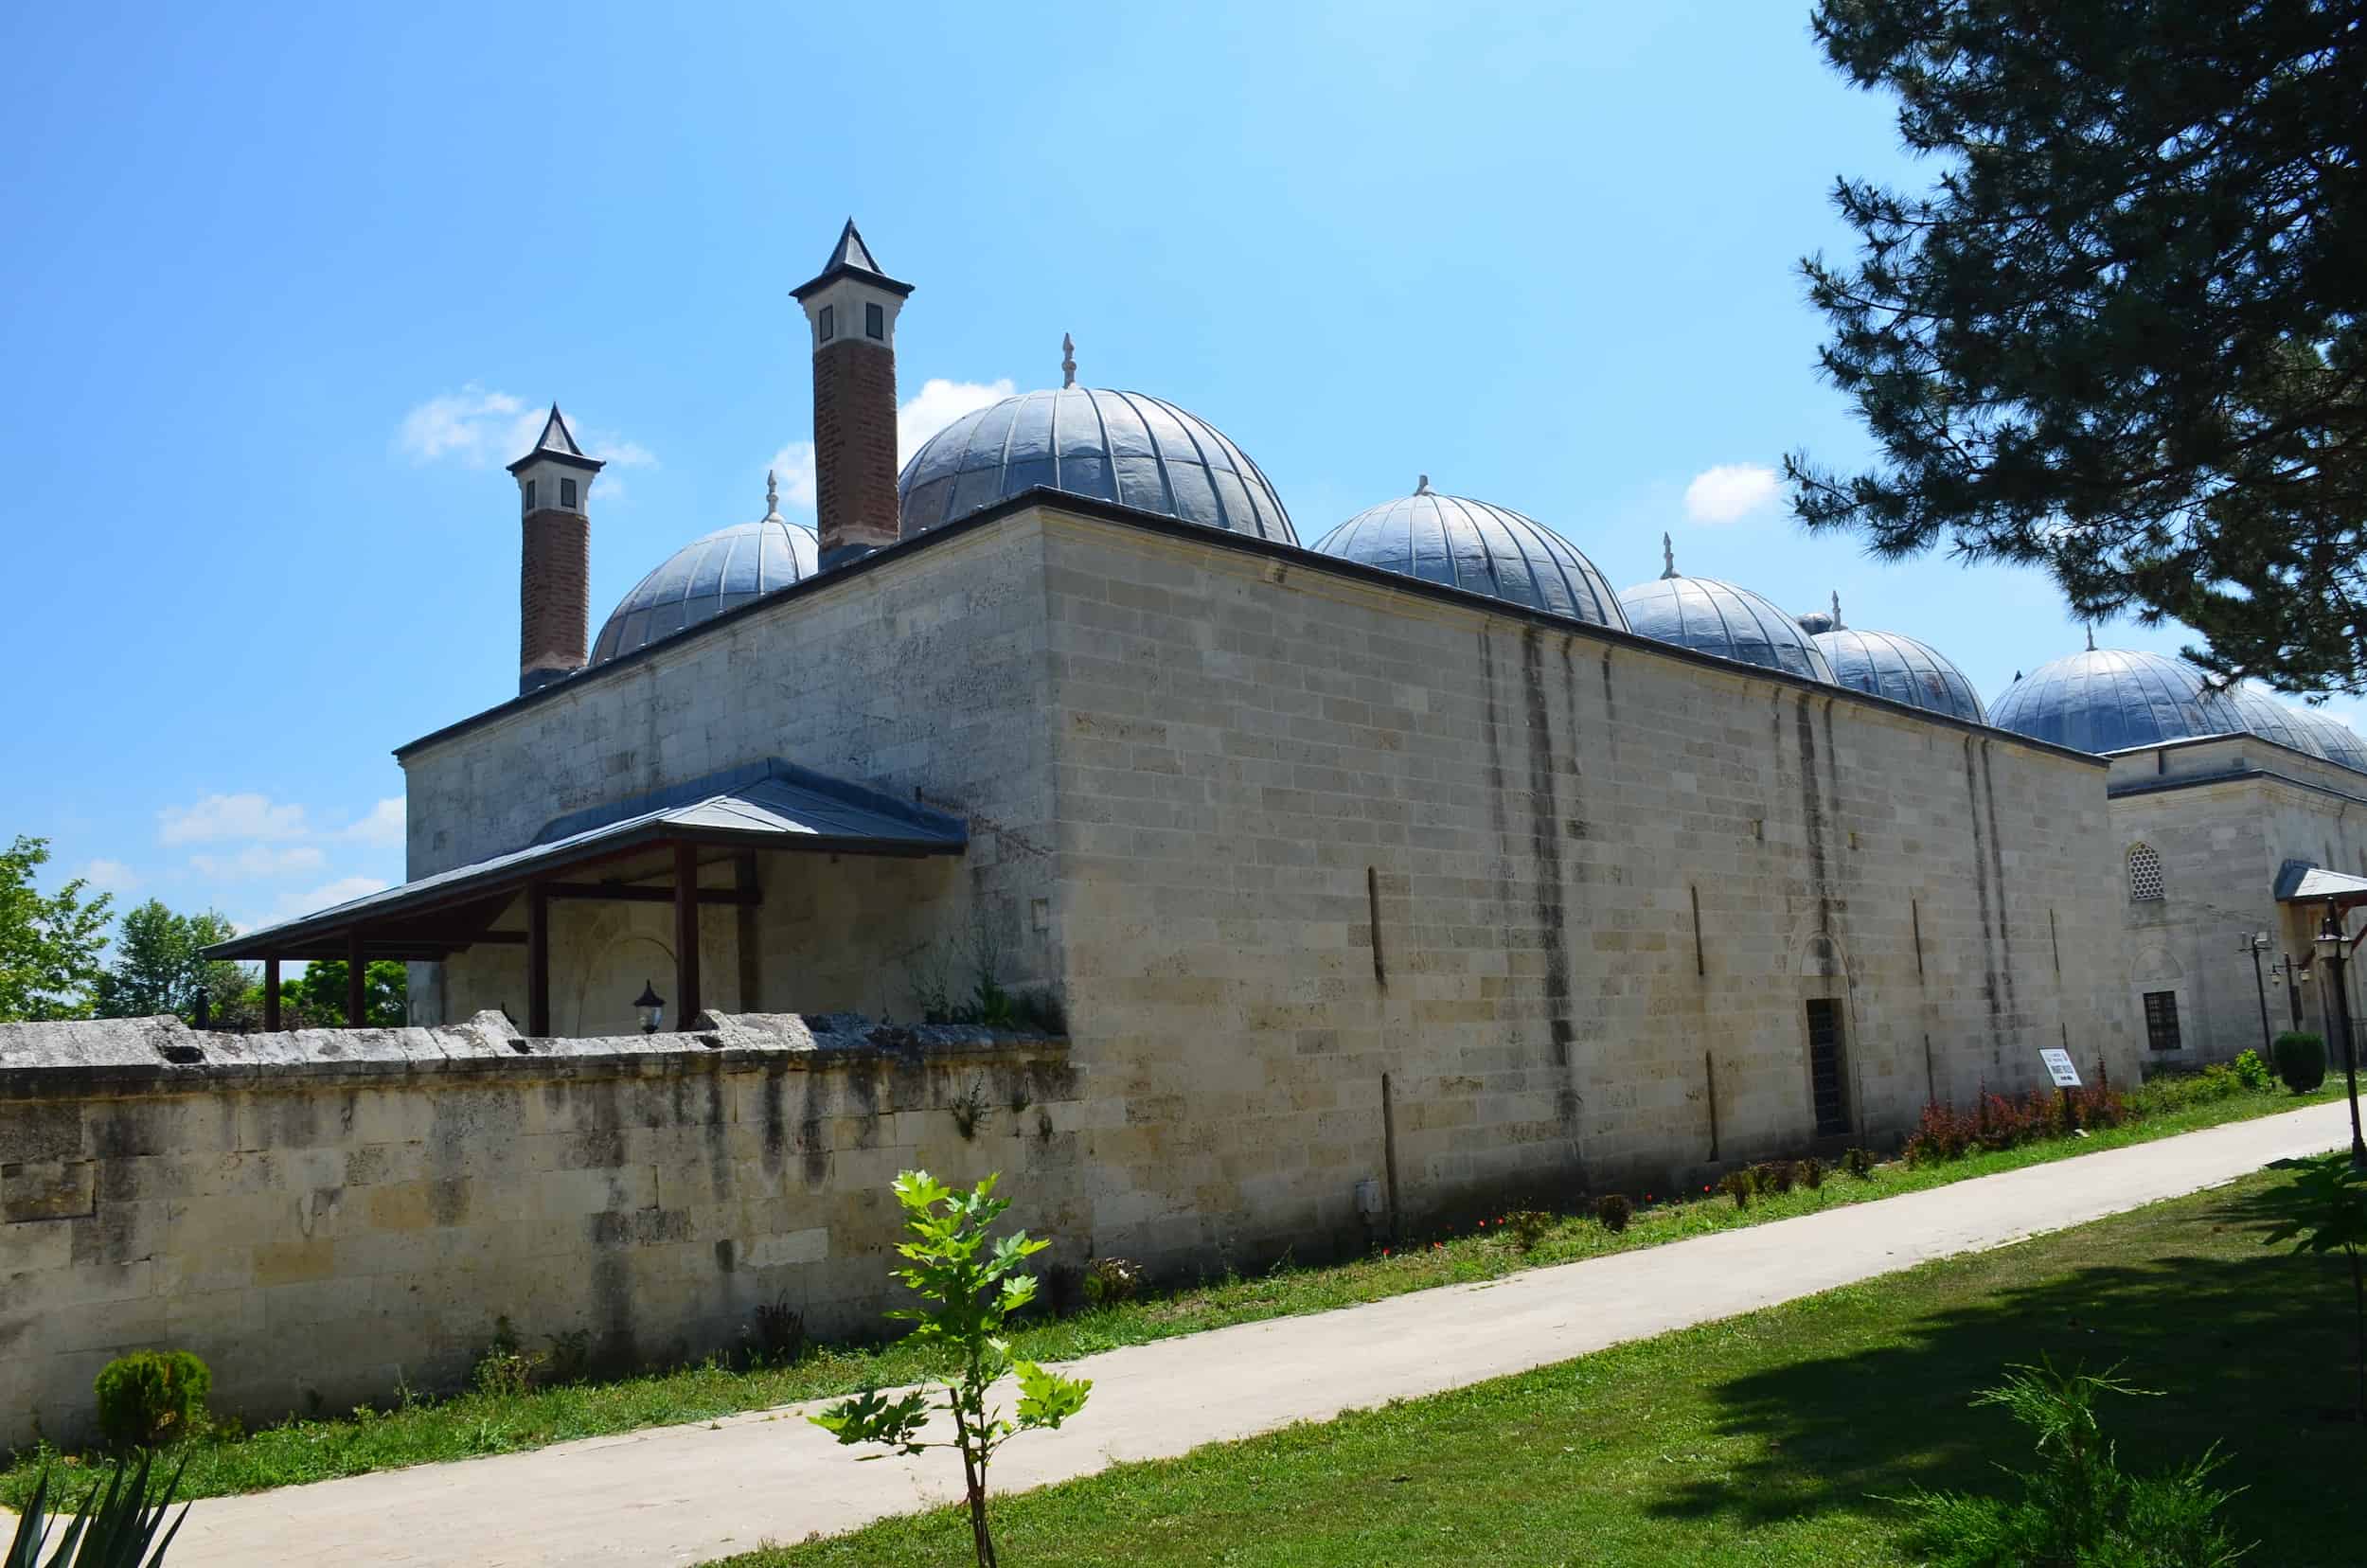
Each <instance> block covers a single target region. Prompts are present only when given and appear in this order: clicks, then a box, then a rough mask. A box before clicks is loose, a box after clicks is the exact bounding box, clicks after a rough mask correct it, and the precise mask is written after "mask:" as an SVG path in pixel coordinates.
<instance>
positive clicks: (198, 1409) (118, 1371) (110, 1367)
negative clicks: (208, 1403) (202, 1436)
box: [94, 1350, 214, 1448]
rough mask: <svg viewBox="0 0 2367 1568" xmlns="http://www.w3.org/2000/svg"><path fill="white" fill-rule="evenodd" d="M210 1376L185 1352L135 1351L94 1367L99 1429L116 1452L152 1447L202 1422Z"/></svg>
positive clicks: (200, 1363) (186, 1433)
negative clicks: (117, 1449) (96, 1368)
mask: <svg viewBox="0 0 2367 1568" xmlns="http://www.w3.org/2000/svg"><path fill="white" fill-rule="evenodd" d="M213 1386H214V1375H213V1374H212V1373H211V1372H209V1371H207V1370H206V1367H205V1363H204V1362H202V1361H200V1360H198V1359H197V1357H196V1356H194V1355H192V1354H191V1353H190V1352H188V1351H187V1350H134V1351H133V1352H132V1353H131V1354H130V1355H128V1356H121V1357H118V1358H116V1360H114V1361H111V1362H109V1363H107V1364H106V1365H105V1366H104V1367H102V1368H100V1369H99V1373H98V1383H97V1385H96V1388H95V1390H94V1391H95V1392H96V1393H97V1394H98V1430H99V1431H100V1432H102V1433H104V1434H106V1437H107V1441H108V1442H109V1443H110V1444H112V1445H114V1446H115V1447H116V1448H156V1447H158V1446H160V1445H162V1444H165V1443H169V1442H171V1441H172V1440H174V1439H175V1438H178V1437H187V1435H189V1434H191V1433H193V1432H195V1431H197V1430H198V1429H199V1428H201V1427H203V1426H204V1425H205V1396H206V1395H207V1394H209V1393H211V1392H212V1391H213Z"/></svg>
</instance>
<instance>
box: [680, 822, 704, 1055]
mask: <svg viewBox="0 0 2367 1568" xmlns="http://www.w3.org/2000/svg"><path fill="white" fill-rule="evenodd" d="M698 1016H699V846H697V845H695V844H676V845H675V846H674V1027H675V1029H676V1030H677V1031H679V1032H681V1033H685V1034H687V1033H688V1032H689V1031H690V1028H691V1025H693V1023H694V1022H695V1021H696V1020H697V1019H698Z"/></svg>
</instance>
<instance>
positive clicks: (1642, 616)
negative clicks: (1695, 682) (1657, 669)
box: [1619, 577, 1833, 682]
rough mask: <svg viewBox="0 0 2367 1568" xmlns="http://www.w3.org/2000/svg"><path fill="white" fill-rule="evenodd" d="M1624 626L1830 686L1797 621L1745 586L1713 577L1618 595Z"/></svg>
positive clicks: (1661, 582)
mask: <svg viewBox="0 0 2367 1568" xmlns="http://www.w3.org/2000/svg"><path fill="white" fill-rule="evenodd" d="M1619 608H1620V609H1622V610H1624V611H1626V612H1627V615H1628V630H1629V631H1632V632H1637V633H1642V634H1643V635H1645V636H1646V637H1656V638H1658V639H1659V640H1660V641H1662V642H1664V643H1675V644H1676V645H1677V646H1678V647H1680V648H1690V649H1692V650H1694V651H1695V652H1697V653H1715V654H1717V656H1718V657H1719V658H1721V659H1735V660H1739V661H1740V662H1741V663H1743V664H1754V665H1764V666H1766V667H1767V668H1770V669H1781V670H1784V671H1787V672H1788V673H1789V674H1793V675H1803V676H1806V677H1807V678H1808V679H1809V680H1812V681H1825V682H1830V681H1831V680H1832V679H1833V669H1832V667H1831V666H1830V665H1828V664H1826V663H1825V662H1824V653H1823V652H1822V651H1821V650H1819V649H1818V648H1817V646H1816V644H1815V643H1813V642H1811V641H1809V639H1808V634H1807V633H1806V632H1804V631H1802V630H1801V629H1800V623H1799V622H1798V621H1796V620H1794V619H1793V618H1792V617H1791V616H1789V615H1786V614H1784V612H1782V611H1781V610H1778V609H1776V608H1775V606H1774V605H1772V604H1771V603H1770V602H1768V601H1767V600H1766V599H1765V598H1762V597H1759V596H1758V595H1757V594H1754V593H1753V592H1752V591H1751V590H1750V589H1748V588H1737V587H1735V585H1734V584H1733V583H1731V582H1720V581H1718V580H1717V579H1716V578H1689V577H1664V578H1658V579H1654V580H1653V581H1650V582H1639V583H1637V584H1636V585H1635V586H1634V587H1632V588H1629V589H1628V590H1626V591H1625V592H1623V593H1622V594H1621V595H1620V596H1619Z"/></svg>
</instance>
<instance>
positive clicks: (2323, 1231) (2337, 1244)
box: [2261, 1153, 2367, 1421]
mask: <svg viewBox="0 0 2367 1568" xmlns="http://www.w3.org/2000/svg"><path fill="white" fill-rule="evenodd" d="M2274 1168H2276V1169H2279V1170H2299V1171H2300V1172H2301V1173H2302V1175H2301V1179H2300V1180H2299V1181H2297V1182H2294V1183H2292V1184H2291V1185H2288V1186H2285V1187H2282V1188H2279V1189H2278V1190H2277V1191H2276V1192H2275V1194H2274V1196H2273V1198H2272V1202H2274V1203H2276V1204H2277V1206H2278V1207H2279V1208H2280V1209H2281V1210H2282V1211H2283V1212H2282V1213H2281V1214H2280V1215H2279V1216H2278V1220H2277V1223H2276V1224H2275V1225H2274V1226H2273V1227H2272V1228H2271V1229H2270V1230H2269V1234H2268V1235H2266V1236H2264V1237H2262V1238H2261V1240H2263V1241H2264V1242H2274V1241H2290V1242H2292V1243H2293V1249H2294V1251H2296V1252H2309V1253H2332V1252H2335V1251H2337V1250H2338V1249H2339V1250H2340V1251H2341V1252H2342V1253H2344V1254H2345V1255H2347V1256H2348V1257H2349V1258H2350V1263H2351V1271H2350V1272H2351V1336H2352V1340H2351V1348H2352V1355H2353V1363H2352V1365H2353V1370H2352V1377H2353V1390H2354V1392H2353V1395H2352V1399H2353V1400H2354V1402H2355V1405H2356V1409H2355V1412H2354V1414H2356V1415H2357V1416H2358V1419H2360V1420H2361V1421H2367V1277H2362V1275H2361V1274H2360V1271H2359V1254H2360V1253H2361V1252H2367V1171H2361V1170H2359V1169H2358V1167H2356V1166H2354V1165H2352V1164H2351V1157H2350V1155H2349V1154H2347V1153H2337V1154H2326V1155H2322V1156H2320V1157H2319V1158H2317V1159H2314V1160H2279V1161H2277V1162H2276V1165H2275V1167H2274Z"/></svg>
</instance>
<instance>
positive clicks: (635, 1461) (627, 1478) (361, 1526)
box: [171, 1103, 2350, 1568]
mask: <svg viewBox="0 0 2367 1568" xmlns="http://www.w3.org/2000/svg"><path fill="white" fill-rule="evenodd" d="M2348 1115H2349V1113H2348V1110H2347V1108H2346V1107H2344V1106H2343V1105H2341V1104H2340V1103H2337V1104H2333V1105H2322V1106H2313V1107H2311V1108H2309V1109H2307V1110H2303V1111H2296V1112H2291V1113H2289V1114H2284V1115H2279V1116H2268V1117H2263V1118H2261V1119H2259V1120H2256V1121H2249V1122H2239V1123H2236V1124H2234V1125H2232V1126H2227V1127H2220V1128H2214V1129H2212V1130H2211V1131H2205V1132H2194V1133H2189V1134H2186V1135H2185V1136H2183V1137H2178V1138H2164V1139H2162V1140H2160V1141H2158V1142H2154V1143H2148V1144H2140V1145H2137V1146H2135V1147H2133V1148H2128V1149H2114V1150H2112V1151H2110V1152H2108V1153H2099V1154H2091V1155H2085V1156H2082V1157H2080V1158H2079V1159H2077V1160H2074V1161H2071V1162H2069V1163H2061V1164H2055V1165H2046V1166H2038V1167H2032V1168H2029V1169H2024V1170H2018V1171H2012V1172H2008V1173H2007V1174H2005V1175H2002V1176H1987V1177H1983V1178H1981V1179H1979V1180H1977V1181H1968V1182H1960V1183H1957V1184H1955V1185H1950V1186H1946V1187H1940V1188H1937V1189H1934V1190H1931V1191H1929V1192H1921V1193H1914V1194H1911V1195H1908V1196H1906V1197H1900V1198H1891V1199H1885V1200H1883V1201H1881V1202H1878V1203H1860V1204H1853V1205H1851V1206H1849V1207H1847V1208H1841V1209H1833V1210H1828V1211H1826V1212H1825V1213H1823V1214H1814V1215H1808V1216H1806V1217H1803V1218H1801V1219H1797V1220H1785V1221H1775V1222H1772V1223H1770V1224H1764V1225H1753V1226H1751V1227H1748V1228H1746V1229H1742V1230H1735V1231H1726V1232H1721V1233H1719V1234H1717V1235H1715V1236H1705V1237H1700V1238H1694V1239H1692V1240H1687V1241H1679V1242H1674V1243H1671V1244H1670V1245H1667V1246H1662V1247H1651V1248H1646V1249H1643V1250H1640V1251H1637V1252H1632V1253H1623V1254H1619V1255H1617V1256H1611V1257H1602V1258H1594V1259H1591V1260H1589V1261H1586V1262H1582V1263H1568V1264H1562V1265H1559V1266H1557V1267H1555V1268H1548V1269H1537V1270H1532V1271H1529V1272H1527V1273H1524V1274H1515V1275H1512V1276H1510V1277H1508V1278H1505V1279H1501V1280H1497V1281H1494V1282H1492V1283H1489V1284H1485V1285H1462V1286H1452V1287H1447V1288H1443V1289H1438V1290H1432V1291H1423V1292H1417V1293H1415V1294H1411V1295H1402V1296H1397V1297H1395V1298H1393V1299H1391V1300H1388V1301H1379V1302H1375V1303H1373V1304H1371V1305H1370V1306H1364V1307H1353V1308H1347V1309H1344V1310H1340V1311H1334V1312H1325V1313H1320V1314H1317V1315H1314V1316H1309V1317H1295V1318H1280V1319H1276V1320H1273V1321H1272V1322H1267V1323H1255V1324H1243V1325H1241V1326H1239V1327H1232V1328H1219V1329H1215V1330H1212V1331H1210V1332H1207V1333H1202V1334H1194V1335H1191V1336H1189V1337H1186V1338H1179V1339H1171V1340H1165V1341H1162V1342H1160V1343H1158V1344H1155V1345H1136V1346H1133V1347H1131V1348H1129V1349H1124V1350H1112V1351H1108V1352H1106V1353H1104V1354H1101V1355H1098V1356H1094V1357H1091V1358H1089V1359H1087V1360H1086V1361H1084V1362H1082V1363H1077V1366H1076V1367H1075V1368H1074V1370H1075V1371H1077V1372H1078V1373H1080V1374H1082V1375H1083V1376H1086V1377H1090V1378H1092V1379H1093V1380H1094V1395H1093V1402H1092V1403H1091V1404H1090V1405H1088V1406H1087V1407H1086V1410H1085V1413H1084V1414H1083V1415H1082V1416H1081V1417H1078V1418H1077V1420H1076V1421H1075V1422H1073V1423H1072V1424H1071V1425H1070V1426H1069V1427H1068V1428H1067V1429H1065V1430H1063V1431H1061V1432H1058V1433H1051V1434H1041V1433H1038V1434H1029V1435H1028V1436H1026V1437H1025V1438H1023V1439H1021V1440H1020V1441H1017V1442H1014V1443H1013V1444H1012V1445H1011V1446H1010V1448H1009V1449H1007V1450H1006V1451H1005V1456H1004V1457H1003V1458H1002V1459H1001V1460H999V1461H998V1462H997V1464H996V1466H995V1470H994V1479H995V1482H996V1485H997V1489H998V1490H1002V1491H1016V1490H1019V1489H1022V1488H1027V1487H1035V1486H1041V1485H1043V1484H1045V1483H1047V1482H1053V1481H1060V1480H1066V1479H1068V1478H1069V1477H1071V1476H1077V1475H1085V1474H1089V1473H1091V1472H1092V1471H1095V1470H1100V1469H1101V1468H1102V1467H1104V1466H1105V1465H1108V1464H1109V1463H1111V1462H1112V1460H1123V1459H1153V1458H1164V1457H1167V1456H1170V1455H1174V1454H1180V1453H1183V1452H1186V1451H1188V1450H1190V1449H1194V1448H1198V1447H1199V1446H1201V1444H1203V1443H1211V1442H1217V1441H1219V1440H1221V1439H1225V1438H1233V1437H1242V1436H1247V1435H1249V1434H1254V1433H1258V1432H1265V1431H1270V1430H1272V1429H1273V1428H1276V1427H1280V1426H1285V1425H1288V1424H1290V1422H1293V1421H1319V1420H1326V1419H1328V1418H1330V1417H1334V1416H1337V1415H1338V1414H1340V1413H1341V1412H1342V1411H1344V1410H1349V1409H1355V1408H1358V1407H1361V1406H1371V1405H1378V1404H1379V1403H1381V1402H1383V1401H1384V1400H1387V1399H1403V1398H1412V1397H1416V1396H1420V1395H1425V1394H1435V1393H1439V1392H1441V1391H1443V1390H1446V1389H1450V1388H1459V1387H1462V1386H1464V1385H1466V1384H1468V1383H1475V1382H1480V1381H1485V1380H1486V1379H1489V1378H1497V1377H1503V1376H1504V1375H1506V1374H1509V1373H1514V1372H1520V1371H1524V1370H1526V1369H1527V1368H1530V1367H1533V1366H1541V1365H1545V1364H1548V1363H1554V1362H1559V1361H1566V1360H1568V1359H1570V1358H1571V1357H1573V1356H1579V1355H1584V1354H1585V1353H1587V1352H1588V1351H1591V1350H1599V1349H1601V1348H1603V1347H1604V1346H1606V1345H1615V1344H1618V1343H1620V1342H1621V1341H1625V1340H1634V1339H1645V1338H1647V1337H1649V1336H1651V1335H1654V1334H1660V1333H1664V1332H1666V1331H1668V1330H1669V1329H1672V1328H1682V1327H1687V1326H1689V1325H1692V1324H1697V1323H1705V1322H1709V1321H1712V1320H1714V1319H1717V1318H1723V1317H1731V1316H1734V1315H1735V1314H1736V1313H1739V1312H1748V1311H1751V1310H1754V1309H1756V1308H1760V1307H1766V1306H1769V1305H1771V1304H1772V1303H1775V1302H1781V1301H1789V1300H1791V1299H1793V1298H1795V1297H1798V1296H1805V1295H1810V1294H1813V1293H1815V1292H1819V1291H1825V1290H1830V1289H1832V1288H1834V1287H1835V1286H1839V1285H1846V1284H1849V1283H1851V1282H1852V1281H1855V1280H1860V1279H1865V1278H1868V1277H1870V1276H1872V1275H1875V1274H1888V1273H1890V1272H1892V1271H1893V1270H1896V1269H1903V1268H1907V1267H1909V1266H1911V1265H1913V1264H1916V1263H1921V1262H1924V1261H1926V1260H1928V1259H1931V1258H1935V1257H1942V1256H1948V1255H1949V1254H1952V1253H1963V1252H1972V1251H1977V1250H1980V1249H1982V1248H1986V1247H1996V1246H2001V1245H2003V1244H2004V1243H2006V1242H2009V1241H2016V1240H2020V1239H2021V1238H2025V1237H2028V1236H2033V1235H2036V1234H2038V1233H2039V1232H2042V1231H2050V1230H2059V1229H2061V1228H2062V1227H2064V1226H2066V1225H2074V1224H2078V1223H2081V1222H2082V1221H2089V1220H2093V1219H2097V1218H2099V1217H2101V1216H2103V1215H2108V1214H2115V1213H2119V1212H2121V1211H2123V1210H2126V1209H2131V1208H2136V1207H2139V1206H2141V1205H2143V1204H2145V1203H2153V1202H2156V1201H2157V1200H2160V1199H2163V1198H2171V1197H2176V1196H2179V1195H2180V1194H2182V1193H2188V1192H2194V1191H2198V1190H2199V1189H2201V1188H2203V1187H2207V1186H2213V1185H2217V1184H2219V1183H2222V1182H2227V1181H2231V1180H2233V1179H2234V1178H2235V1177H2238V1176H2241V1175H2244V1174H2246V1173H2248V1172H2251V1171H2253V1170H2257V1169H2259V1168H2260V1167H2262V1166H2265V1165H2267V1164H2268V1163H2269V1161H2271V1160H2276V1159H2280V1158H2283V1157H2286V1156H2287V1155H2295V1154H2308V1153H2314V1152H2317V1151H2320V1150H2323V1149H2334V1148H2339V1147H2340V1146H2341V1145H2343V1144H2344V1143H2347V1142H2348V1141H2349V1135H2350V1134H2349V1126H2350V1124H2349V1120H2348ZM809 1408H812V1407H810V1406H799V1407H796V1408H794V1409H792V1410H783V1411H775V1412H771V1413H766V1414H760V1415H752V1416H740V1417H728V1418H726V1419H724V1420H722V1421H721V1422H719V1423H717V1424H715V1425H713V1426H708V1425H705V1424H700V1425H695V1426H677V1427H661V1428H657V1429H654V1430H651V1431H646V1432H637V1433H632V1434H626V1435H622V1436H615V1437H594V1438H587V1439H584V1440H582V1441H579V1442H573V1443H565V1444H561V1445H560V1446H558V1447H555V1448H546V1449H541V1450H537V1451H536V1452H531V1453H513V1454H500V1455H496V1456H494V1457H491V1458H486V1459H472V1460H466V1461H462V1462H459V1463H454V1464H447V1465H423V1466H420V1467H418V1468H416V1469H412V1470H391V1471H387V1472H384V1473H383V1474H377V1475H364V1476H356V1477H353V1478H352V1479H350V1480H343V1481H324V1482H319V1483H317V1484H315V1485H312V1486H308V1487H290V1488H282V1489H280V1490H278V1491H272V1492H261V1493H258V1494H256V1495H253V1496H249V1497H233V1498H222V1499H218V1500H212V1501H207V1502H204V1503H200V1504H198V1505H197V1506H196V1509H195V1511H193V1512H192V1513H191V1514H190V1516H189V1523H188V1525H187V1528H186V1529H184V1530H183V1531H182V1533H181V1539H180V1541H178V1542H176V1543H175V1545H174V1548H173V1552H172V1559H171V1561H172V1568H215V1565H221V1568H232V1565H236V1568H254V1565H255V1564H258V1563H287V1562H334V1563H337V1564H339V1565H340V1568H378V1565H382V1564H396V1563H403V1564H413V1563H436V1564H472V1565H473V1564H486V1565H495V1568H578V1565H590V1564H601V1565H608V1564H631V1565H632V1568H655V1565H658V1564H687V1563H698V1562H703V1561H706V1560H708V1559H712V1558H717V1557H722V1556H725V1555H727V1554H730V1553H735V1552H742V1551H746V1550H749V1549H751V1548H753V1547H755V1546H756V1545H759V1544H761V1543H762V1542H764V1541H768V1540H771V1541H795V1540H800V1539H802V1538H804V1537H806V1536H808V1535H810V1534H814V1533H821V1534H834V1533H836V1532H838V1531H841V1530H846V1529H851V1528H853V1527H855V1526H856V1525H859V1524H862V1523H865V1522H866V1521H869V1520H872V1519H877V1518H879V1517H881V1516H882V1515H886V1514H891V1513H900V1512H909V1511H913V1510H917V1509H920V1508H924V1507H928V1506H934V1505H936V1504H939V1503H947V1502H952V1501H954V1500H955V1499H956V1498H957V1497H958V1495H959V1489H960V1470H961V1467H960V1465H959V1464H958V1463H957V1462H956V1461H955V1460H954V1459H953V1457H952V1455H950V1454H946V1453H931V1454H928V1455H925V1456H923V1457H922V1458H921V1459H917V1460H899V1459H881V1460H878V1461H875V1462H873V1463H870V1464H863V1465H858V1464H856V1463H855V1462H854V1460H855V1455H856V1452H857V1451H854V1450H848V1449H842V1448H840V1447H838V1446H837V1445H836V1444H835V1443H833V1442H832V1441H831V1440H830V1438H829V1437H828V1435H827V1434H824V1433H823V1432H822V1431H821V1430H820V1429H819V1428H817V1427H814V1426H812V1425H811V1424H810V1423H809V1422H807V1421H806V1420H804V1419H803V1418H802V1415H803V1412H804V1411H805V1410H806V1409H809Z"/></svg>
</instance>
